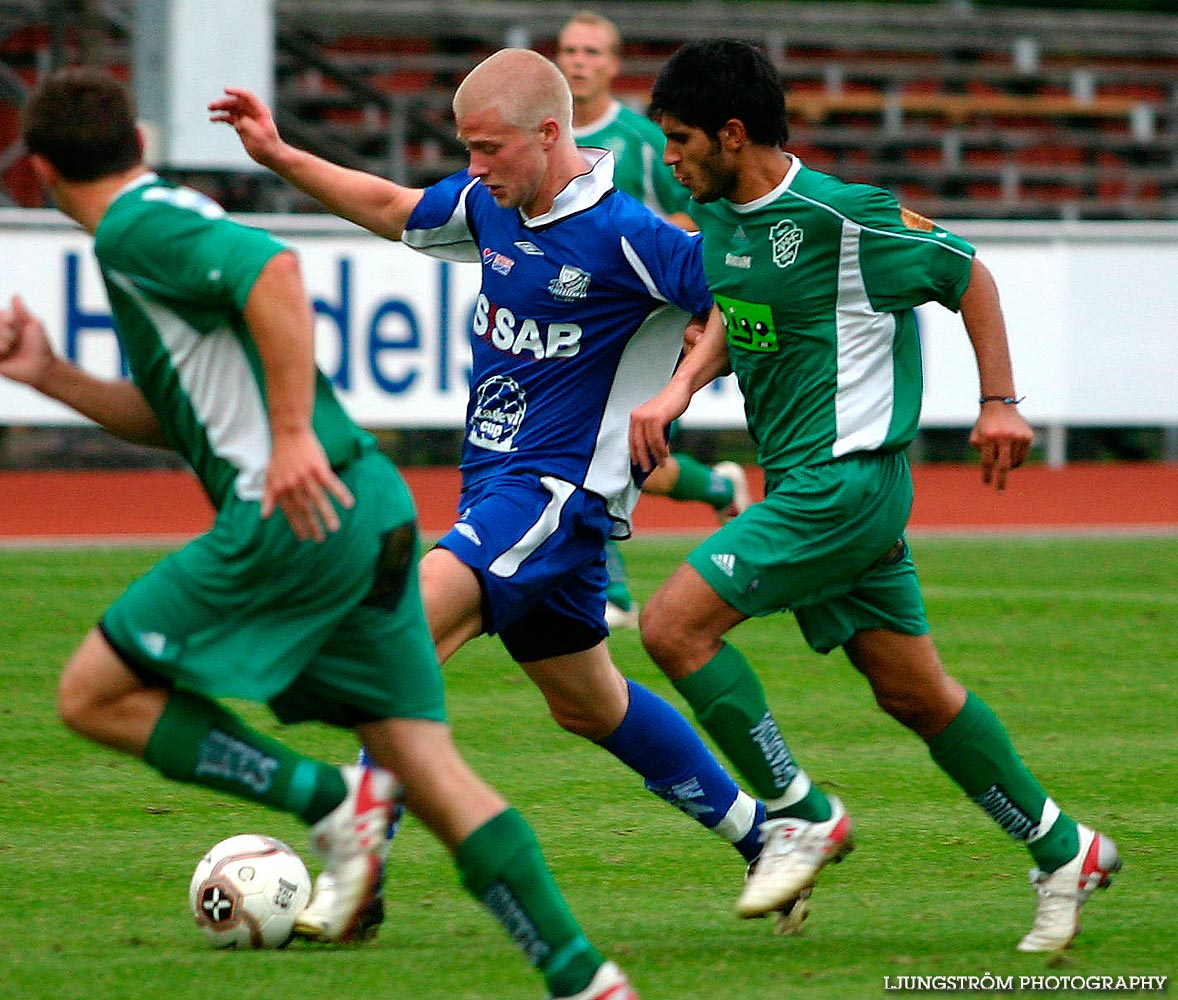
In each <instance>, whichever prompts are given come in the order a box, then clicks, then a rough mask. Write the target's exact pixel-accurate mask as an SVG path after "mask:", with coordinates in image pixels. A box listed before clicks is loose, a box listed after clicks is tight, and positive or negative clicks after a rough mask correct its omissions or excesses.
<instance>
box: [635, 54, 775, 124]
mask: <svg viewBox="0 0 1178 1000" xmlns="http://www.w3.org/2000/svg"><path fill="white" fill-rule="evenodd" d="M650 110H651V114H653V115H654V116H655V117H656V118H657V117H658V116H659V115H660V114H664V113H665V114H670V115H674V116H675V117H676V118H678V119H679V120H680V121H681V122H683V124H684V125H688V126H691V127H692V128H699V129H702V130H703V131H704V132H706V133H707V134H708V135H710V136H715V135H716V134H717V133H719V131H720V129H721V128H722V127H723V126H724V123H725V122H727V121H729V120H731V119H733V118H736V119H738V120H739V121H741V122H743V123H744V127H745V130H746V131H747V132H748V136H749V138H750V139H751V140H752V141H753V142H755V143H758V144H759V145H763V146H781V145H783V144H784V143H785V141H786V139H788V138H789V126H788V125H787V124H786V117H785V91H784V89H783V87H782V84H781V76H780V74H779V73H778V72H777V69H776V68H775V67H774V65H773V63H771V62H770V61H769V57H768V56H766V55H765V53H764V52H762V51H761V50H760V49H758V48H756V47H755V46H752V45H750V44H748V43H747V42H739V41H735V40H732V39H714V40H711V41H705V42H692V43H690V44H688V45H685V46H683V48H681V49H679V50H678V51H677V52H676V53H675V54H674V55H673V56H671V58H670V59H669V60H668V61H667V64H666V66H664V67H663V70H662V72H661V73H659V76H658V79H657V80H655V84H654V90H653V91H652V93H651V101H650Z"/></svg>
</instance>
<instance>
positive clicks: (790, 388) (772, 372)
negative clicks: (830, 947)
mask: <svg viewBox="0 0 1178 1000" xmlns="http://www.w3.org/2000/svg"><path fill="white" fill-rule="evenodd" d="M783 97H784V95H783V93H782V87H781V82H780V78H779V76H778V74H777V72H776V71H775V70H774V68H773V65H772V64H771V63H770V62H769V60H768V59H767V58H766V57H765V56H764V55H763V54H762V53H761V52H759V51H758V50H757V49H755V48H753V47H752V46H750V45H747V44H745V43H743V42H732V41H710V42H701V43H694V44H691V45H688V46H686V47H684V48H683V49H680V50H679V51H678V52H677V53H676V54H675V55H674V56H673V57H672V58H671V60H670V61H669V62H668V63H667V65H666V67H665V68H664V70H663V71H662V73H661V74H660V76H659V78H658V80H657V81H656V83H655V86H654V91H653V99H652V109H653V113H654V115H655V118H656V120H657V121H659V123H660V125H661V127H662V130H663V132H664V134H665V135H666V136H667V145H666V152H665V160H666V162H667V163H668V164H670V165H671V166H672V168H673V169H674V171H675V175H676V176H677V177H678V178H679V180H680V181H681V182H682V183H683V184H684V185H686V186H687V187H688V188H689V189H690V191H691V193H692V195H693V198H694V204H693V206H692V215H693V217H694V219H695V220H696V222H697V223H698V224H699V228H700V230H701V232H702V233H703V238H704V269H705V272H706V274H707V279H708V285H709V287H710V288H711V290H712V294H713V295H714V297H715V300H716V308H715V309H714V311H713V314H712V317H711V319H710V320H709V323H708V327H707V329H706V331H705V333H704V335H703V336H702V337H701V338H700V340H699V341H697V343H696V345H695V346H694V348H693V349H692V351H691V352H690V353H689V354H688V355H687V357H686V358H685V360H684V361H683V362H682V363H681V364H680V366H679V368H678V370H677V371H676V374H675V376H674V377H673V379H672V381H671V383H670V384H669V385H668V386H667V388H666V389H665V390H664V391H663V392H662V393H660V394H659V395H658V396H657V397H655V398H654V399H653V400H651V401H650V402H649V403H647V404H645V405H644V406H642V407H639V408H638V409H637V410H635V411H634V413H633V416H632V424H631V449H632V457H633V459H634V461H635V462H637V463H638V464H640V465H642V466H643V467H644V468H645V467H649V466H650V465H651V463H652V460H653V461H659V460H661V459H662V458H663V457H664V456H665V455H666V453H667V446H666V443H665V441H664V439H663V429H664V428H665V427H666V426H667V424H668V423H669V422H670V421H671V420H672V419H674V418H675V417H677V416H678V415H679V414H680V413H682V412H683V410H684V409H685V408H686V406H687V403H688V401H689V400H690V398H691V395H692V393H694V392H695V391H696V390H698V389H700V388H701V387H703V386H704V385H706V384H707V383H708V382H710V381H711V379H713V378H714V377H716V376H717V375H720V374H723V373H724V372H726V371H728V370H730V369H731V370H733V371H735V372H736V376H737V379H738V380H739V383H740V387H741V390H742V392H743V393H744V397H745V411H746V416H747V419H748V424H749V430H750V432H751V434H752V436H753V438H754V440H755V441H756V442H757V450H758V461H759V463H760V465H761V466H762V468H763V469H764V471H765V480H766V498H765V500H764V501H762V502H761V503H758V504H754V505H753V506H752V507H750V508H749V509H748V510H747V511H745V512H744V513H743V514H741V515H740V516H739V517H737V518H736V519H735V520H733V521H731V522H730V523H729V524H727V525H726V526H724V527H723V528H721V529H720V530H719V531H718V532H716V534H714V535H713V536H712V537H711V538H710V539H708V541H706V542H705V543H704V544H703V545H701V546H699V547H698V548H697V549H696V550H695V551H694V552H692V553H691V554H690V555H689V556H688V558H687V562H686V563H685V564H684V565H683V566H681V567H680V568H679V569H678V570H677V571H676V572H675V573H674V574H673V575H672V577H671V579H670V580H669V581H668V582H667V583H666V584H665V585H664V586H663V587H662V588H661V589H660V590H659V591H658V593H656V594H655V596H654V598H653V599H652V600H651V601H650V603H649V604H648V605H647V607H646V609H645V611H644V613H643V615H642V623H641V628H642V637H643V641H644V643H645V645H646V648H647V650H648V651H649V653H650V654H651V656H652V657H653V658H654V659H655V661H656V662H657V663H658V664H659V666H660V667H661V668H662V669H663V671H664V672H665V673H666V674H667V675H668V676H669V677H670V678H671V680H672V681H673V682H674V684H675V686H676V688H677V689H678V690H679V691H680V693H681V694H682V695H683V696H684V698H686V699H687V701H688V702H689V703H690V704H691V706H692V708H693V709H694V711H695V713H696V716H697V718H698V719H699V721H700V723H701V724H702V725H703V726H704V727H705V728H706V729H707V730H708V732H709V733H710V734H711V736H712V737H713V739H714V740H715V741H716V743H717V744H718V745H719V746H720V747H721V749H723V750H724V752H725V753H726V754H727V755H728V757H729V759H730V760H731V761H732V762H733V764H735V765H736V767H737V769H738V770H740V772H741V773H742V774H743V775H744V777H745V778H746V780H748V781H749V783H750V784H751V785H752V787H753V790H754V791H755V793H756V794H757V795H758V797H760V798H761V799H763V800H764V802H765V805H766V808H767V811H768V819H767V820H766V821H765V822H764V823H763V824H762V826H761V833H762V842H763V845H764V846H763V851H762V854H761V856H760V858H759V859H758V861H757V862H756V864H755V866H754V868H753V870H752V871H751V872H750V874H749V878H748V880H747V883H746V886H745V891H744V893H743V895H742V896H741V898H740V900H739V902H738V903H737V911H738V912H739V913H740V915H741V916H745V917H755V916H760V915H762V914H765V913H769V912H772V911H774V910H776V909H779V908H780V907H781V906H782V905H783V904H786V903H788V901H789V900H790V899H793V898H796V897H797V896H798V895H799V894H802V893H804V892H806V891H807V890H808V889H809V888H810V887H811V886H812V885H813V882H814V880H815V878H816V876H817V874H818V872H819V870H820V869H821V868H822V867H823V865H825V864H827V863H828V862H830V861H835V860H838V859H839V858H840V857H842V856H843V855H844V854H845V853H846V852H847V851H848V850H850V848H851V823H850V819H849V817H848V815H847V812H846V810H845V808H844V807H843V805H842V803H841V802H839V800H838V799H837V798H835V797H833V796H827V795H825V794H824V793H823V792H822V791H821V790H819V788H818V787H817V786H816V785H814V784H812V782H811V781H810V778H809V777H807V775H806V773H805V772H804V771H803V770H802V769H801V768H800V767H799V766H798V764H797V763H796V762H795V761H794V758H793V756H792V755H791V753H790V751H789V749H788V747H787V745H786V743H785V741H784V739H783V738H782V735H781V732H780V731H779V730H778V727H777V724H776V722H775V721H774V719H773V716H772V714H771V713H770V711H769V708H768V705H767V704H766V700H765V695H764V692H763V690H762V688H761V685H760V682H759V681H758V679H757V677H756V675H755V674H754V673H753V671H752V669H751V668H750V666H749V664H748V663H747V662H746V661H745V659H744V657H743V656H742V655H741V654H740V653H739V652H738V651H737V650H736V648H735V647H733V646H731V645H729V644H728V643H727V642H726V641H725V639H724V636H725V634H726V633H727V632H728V631H729V630H730V629H732V628H733V627H734V626H736V625H737V624H739V623H740V622H742V621H744V620H745V619H746V618H749V617H751V616H761V615H768V614H772V613H774V612H779V611H787V610H788V611H792V612H793V613H794V615H795V616H796V618H797V621H798V624H799V625H800V627H801V629H802V633H803V635H804V636H805V638H806V641H807V642H808V643H809V644H810V646H811V647H812V648H813V649H814V650H816V651H817V652H820V653H826V652H829V651H831V650H832V649H835V648H836V647H840V646H841V647H842V648H843V650H844V651H845V652H846V654H847V656H848V657H849V658H850V661H851V663H852V664H853V665H854V666H855V667H856V668H857V669H858V670H859V671H860V672H861V673H862V674H863V675H864V677H866V679H867V680H868V682H869V683H870V684H871V688H872V692H873V693H874V695H875V697H876V700H877V701H878V703H879V705H880V706H881V707H882V708H883V709H884V711H886V712H888V714H890V715H891V716H892V717H893V718H895V719H896V720H897V721H899V722H901V723H903V724H904V725H905V726H907V727H908V728H910V729H911V730H913V731H914V732H915V733H916V734H917V735H918V736H920V737H921V738H922V739H923V740H924V741H925V742H926V743H927V744H928V749H929V753H930V754H931V756H932V758H933V760H934V761H935V762H936V763H937V764H938V765H939V766H940V767H941V768H942V769H943V770H944V771H945V773H946V774H947V775H948V776H949V777H950V778H952V779H953V780H954V781H955V782H956V783H957V784H958V785H959V786H960V787H961V788H962V790H963V791H964V792H965V793H966V795H968V796H969V797H970V798H971V799H972V800H973V801H974V802H976V803H977V804H978V805H979V806H981V807H982V808H983V809H984V810H985V811H986V812H987V813H988V814H989V815H990V816H991V817H992V818H993V819H994V821H995V822H997V823H998V825H999V826H1001V827H1002V829H1004V830H1005V831H1006V832H1007V833H1008V834H1010V835H1011V836H1012V837H1013V838H1014V839H1016V840H1018V841H1021V842H1023V843H1025V844H1026V846H1027V848H1028V850H1029V851H1030V853H1031V856H1032V857H1033V858H1034V861H1035V864H1036V868H1035V869H1034V870H1033V871H1032V880H1033V882H1034V884H1035V887H1036V889H1037V890H1038V894H1039V903H1038V910H1037V913H1036V916H1035V921H1034V926H1033V927H1032V929H1031V930H1030V931H1029V932H1028V933H1027V934H1026V936H1025V937H1024V938H1023V939H1022V940H1021V941H1020V943H1019V949H1020V950H1021V951H1029V952H1041V951H1055V950H1057V949H1060V948H1064V947H1066V946H1067V945H1068V944H1069V943H1070V942H1071V940H1072V938H1073V936H1074V935H1075V933H1076V930H1077V927H1078V915H1079V911H1080V907H1081V906H1082V905H1083V904H1084V902H1085V901H1086V900H1087V899H1088V897H1089V896H1090V895H1091V893H1092V891H1093V890H1094V889H1096V888H1097V887H1098V886H1102V885H1107V884H1108V881H1109V875H1110V874H1111V873H1112V872H1114V871H1116V870H1117V869H1118V868H1119V867H1120V861H1119V859H1118V857H1117V849H1116V847H1115V845H1114V844H1113V842H1112V841H1111V840H1110V839H1109V838H1107V837H1105V836H1103V835H1102V834H1099V833H1097V832H1095V831H1093V830H1090V829H1088V828H1087V827H1085V826H1082V825H1080V824H1078V823H1076V821H1075V820H1073V819H1072V818H1071V817H1070V816H1068V815H1067V814H1066V813H1064V812H1062V811H1061V810H1060V808H1059V806H1057V805H1056V803H1055V802H1054V801H1052V799H1050V798H1049V797H1048V796H1047V794H1046V793H1045V792H1044V791H1043V789H1042V787H1041V786H1040V785H1039V783H1038V781H1037V780H1036V779H1035V778H1034V776H1033V775H1032V774H1031V773H1030V771H1029V770H1028V769H1027V767H1026V766H1025V765H1024V764H1023V762H1022V760H1021V759H1020V758H1019V756H1018V754H1017V753H1016V752H1015V749H1014V747H1013V746H1012V745H1011V742H1010V739H1009V737H1008V736H1007V734H1006V731H1005V730H1004V729H1003V727H1002V725H1001V723H1000V722H999V721H998V719H997V718H996V717H995V715H994V713H993V712H991V711H990V709H989V708H988V707H987V706H986V705H985V704H984V703H983V702H982V701H981V700H980V699H979V698H978V697H977V696H976V695H973V694H971V693H969V692H967V691H966V690H965V688H963V687H962V685H961V684H959V683H958V682H957V681H956V680H954V679H953V678H952V677H950V676H949V675H948V674H946V672H945V669H944V667H943V666H942V664H941V661H940V659H939V657H938V655H937V650H936V647H935V646H934V645H933V641H932V639H931V637H930V636H929V626H928V622H927V621H926V618H925V613H924V606H923V602H922V600H921V594H920V588H919V585H918V583H917V579H916V572H915V569H914V568H913V565H912V559H911V556H910V554H909V550H908V545H907V543H906V542H905V540H904V531H905V526H906V523H907V520H908V514H909V509H910V506H911V502H912V481H911V477H910V474H909V469H908V465H907V461H906V459H905V455H904V449H905V447H906V446H907V445H908V444H909V443H910V442H911V440H912V438H913V436H914V435H915V433H916V427H917V418H918V416H919V412H920V401H921V367H920V345H919V341H918V337H917V330H916V321H915V317H914V315H913V309H914V308H915V307H916V306H918V305H920V304H922V303H924V302H929V301H936V302H940V303H941V304H942V305H945V306H947V307H948V308H950V309H955V310H960V312H961V316H962V319H963V321H964V324H965V329H966V333H967V334H968V336H969V339H970V343H971V345H972V347H973V351H974V354H975V356H976V360H977V366H978V375H979V380H980V385H981V400H980V413H979V416H978V420H977V423H976V424H975V425H974V428H973V432H972V435H971V438H970V440H971V443H972V444H973V445H974V446H975V447H976V448H977V449H978V450H979V452H980V454H981V460H982V476H983V481H984V482H986V483H990V482H994V483H995V484H996V485H997V487H998V489H1002V488H1003V486H1004V484H1005V480H1006V476H1007V474H1008V472H1009V471H1010V470H1011V469H1014V468H1016V467H1017V466H1019V465H1020V464H1021V463H1022V462H1023V461H1024V459H1025V458H1026V455H1027V452H1028V449H1029V448H1030V445H1031V438H1032V434H1031V429H1030V427H1029V426H1028V425H1027V423H1026V421H1025V420H1024V419H1023V418H1022V416H1021V415H1020V414H1019V412H1018V409H1017V400H1016V399H1015V385H1014V376H1013V373H1012V370H1011V364H1010V356H1009V351H1008V347H1007V340H1006V331H1005V325H1004V322H1003V318H1002V312H1001V309H1000V307H999V302H998V293H997V290H996V288H995V285H994V281H993V279H992V277H991V275H990V273H989V271H988V270H987V269H986V268H985V266H984V265H983V264H982V263H981V262H980V261H978V260H977V259H976V258H975V257H974V250H973V247H971V246H970V245H969V244H967V243H965V242H964V241H963V240H960V239H958V238H957V237H955V236H953V235H952V234H951V233H948V232H946V231H945V230H943V229H940V228H939V227H937V226H935V225H934V224H932V223H930V222H928V221H927V220H926V219H923V218H921V217H920V216H918V215H916V214H914V213H911V212H908V211H906V210H904V209H902V208H901V207H900V206H899V205H898V204H897V203H896V201H895V199H894V198H893V197H892V196H891V195H890V194H888V193H887V192H886V191H883V190H880V189H878V188H874V187H868V186H865V185H857V184H847V183H844V182H842V181H840V180H838V179H836V178H834V177H830V176H828V175H825V174H821V173H818V172H816V171H813V170H808V169H807V168H806V167H805V166H804V165H803V164H802V163H801V162H800V161H799V160H798V159H797V158H796V157H795V156H793V155H791V154H790V153H788V152H786V151H785V150H784V148H783V144H784V143H785V141H786V139H787V129H786V119H785V104H784V99H783Z"/></svg>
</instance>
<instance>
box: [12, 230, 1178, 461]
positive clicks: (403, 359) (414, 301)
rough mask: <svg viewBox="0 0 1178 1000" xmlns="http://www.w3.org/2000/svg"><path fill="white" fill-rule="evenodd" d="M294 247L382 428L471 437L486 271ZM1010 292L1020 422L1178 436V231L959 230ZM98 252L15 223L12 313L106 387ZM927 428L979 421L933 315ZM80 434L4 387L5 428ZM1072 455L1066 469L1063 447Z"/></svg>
mask: <svg viewBox="0 0 1178 1000" xmlns="http://www.w3.org/2000/svg"><path fill="white" fill-rule="evenodd" d="M244 219H245V221H248V222H252V223H254V224H257V225H260V226H263V227H265V228H268V229H270V230H271V231H273V232H275V233H277V234H279V235H280V237H281V238H283V239H284V240H286V241H287V242H289V243H290V245H291V246H292V247H294V248H295V249H296V250H297V251H298V253H299V255H300V257H301V259H302V263H303V271H304V276H305V278H306V281H307V285H308V288H309V291H310V293H311V296H312V298H313V299H314V303H315V309H316V314H317V322H318V329H317V333H318V357H319V362H320V365H321V367H322V368H323V370H324V371H325V372H326V373H327V374H328V376H329V377H331V378H332V380H333V381H334V382H335V384H336V386H337V388H338V390H339V392H340V395H341V397H342V398H343V400H344V401H345V403H346V405H347V406H348V408H349V410H350V411H351V413H352V414H353V415H354V416H355V418H356V419H357V420H358V421H359V422H360V423H362V424H364V425H365V426H369V427H457V426H459V425H460V424H461V423H462V419H463V414H464V412H465V402H466V390H467V366H468V363H469V352H468V350H467V347H466V331H467V330H468V328H469V322H470V316H471V310H472V308H473V305H474V299H475V295H476V293H477V288H478V282H479V266H478V265H476V264H447V263H442V262H439V261H435V260H433V259H431V258H428V257H425V256H423V255H420V254H417V253H414V252H412V251H410V250H407V249H406V248H405V247H403V246H401V245H400V244H396V243H389V242H386V241H383V240H380V239H377V238H375V237H373V236H370V235H369V234H367V233H365V232H363V231H362V230H359V229H357V228H356V227H354V226H351V225H350V224H348V223H345V222H341V221H339V220H337V219H334V218H331V217H324V216H252V217H250V216H247V217H244ZM949 228H951V229H953V230H954V231H955V232H957V233H959V234H961V235H962V236H964V237H965V238H967V239H969V240H971V241H972V242H974V243H975V244H976V245H977V246H978V248H979V253H980V255H981V257H982V259H984V260H985V261H986V263H987V264H988V266H989V267H990V269H991V270H992V271H993V272H994V275H995V277H996V278H997V281H998V286H999V289H1000V290H1001V294H1002V299H1003V306H1004V309H1005V313H1006V319H1007V325H1008V328H1009V335H1010V341H1011V347H1012V351H1013V354H1014V360H1015V367H1016V373H1017V378H1018V390H1019V392H1020V393H1023V394H1025V395H1026V397H1027V398H1026V402H1025V403H1024V404H1023V407H1022V409H1023V412H1024V413H1025V414H1026V416H1027V418H1028V419H1029V420H1030V421H1031V422H1032V423H1033V424H1035V425H1036V426H1039V427H1042V428H1046V429H1048V432H1049V435H1048V440H1049V459H1050V458H1052V457H1054V458H1055V459H1057V460H1062V457H1063V456H1062V452H1061V451H1059V449H1060V448H1062V443H1061V442H1062V429H1063V428H1066V427H1077V426H1178V277H1176V276H1178V224H1169V223H1091V222H1089V223H1085V222H1071V223H1066V222H1064V223H1010V222H1007V223H995V222H986V223H983V222H968V223H966V222H961V223H957V224H949ZM89 244H90V241H89V238H88V237H87V236H86V234H84V233H82V232H81V231H79V230H78V229H77V228H76V227H74V226H72V225H71V224H69V223H68V222H67V221H66V220H65V219H64V217H62V216H61V215H59V214H58V213H56V212H52V211H39V210H19V209H7V210H0V301H3V302H7V301H8V298H9V297H10V296H11V295H12V294H13V293H16V292H19V293H20V294H21V295H22V296H23V297H24V298H25V300H26V301H27V302H28V303H29V305H30V306H31V307H32V308H33V309H34V310H35V311H37V312H38V313H39V314H40V315H42V316H43V317H45V319H46V322H47V326H48V328H49V331H50V335H51V336H52V337H53V339H54V341H55V344H56V346H57V348H58V350H60V351H62V352H63V353H65V354H66V355H68V356H69V357H71V358H73V359H74V360H77V361H79V362H80V363H81V364H82V365H83V366H84V367H86V368H88V369H91V370H93V371H94V372H95V373H97V374H105V375H112V376H113V375H115V374H117V373H118V372H119V370H120V367H119V366H120V359H119V356H118V351H117V348H116V347H115V344H114V339H113V336H112V335H111V331H110V320H109V315H108V311H107V304H106V298H105V295H104V292H103V288H102V282H101V279H100V278H99V275H98V271H97V268H96V267H95V265H94V262H93V258H92V256H91V253H90V248H89ZM920 322H921V327H922V342H923V350H924V356H925V381H926V390H925V402H924V411H923V416H922V424H923V425H924V426H926V427H962V426H969V425H970V424H972V422H973V419H974V417H975V416H976V413H977V406H976V396H977V391H978V386H977V376H976V372H975V368H974V364H973V360H972V355H971V352H970V349H969V343H968V341H967V338H966V336H965V332H964V328H963V327H962V325H961V321H960V319H959V318H958V317H957V316H956V315H954V314H953V313H950V312H948V311H947V310H945V309H943V308H941V307H940V306H925V307H922V309H921V310H920ZM731 382H732V380H731V379H727V380H722V382H721V383H719V384H717V385H716V386H715V387H713V388H712V389H709V390H705V391H704V392H703V393H701V394H700V395H699V397H697V399H696V401H695V403H693V405H692V409H691V410H690V411H689V413H688V415H687V418H686V420H685V424H687V425H688V426H694V427H737V426H741V425H742V415H741V407H740V396H739V393H738V392H737V390H736V388H735V386H734V385H733V384H731ZM78 419H79V418H77V417H76V416H74V415H72V414H71V413H70V412H68V411H66V410H65V409H64V408H62V407H60V406H57V405H55V404H53V403H50V402H48V401H45V400H43V399H41V398H40V397H39V396H37V395H36V394H35V393H32V392H30V391H28V390H26V389H24V388H23V387H20V386H16V385H13V384H11V383H8V382H0V424H14V425H18V424H65V423H74V422H77V421H78ZM1052 440H1055V441H1056V442H1057V445H1056V447H1055V453H1054V455H1053V454H1052V446H1051V441H1052Z"/></svg>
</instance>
